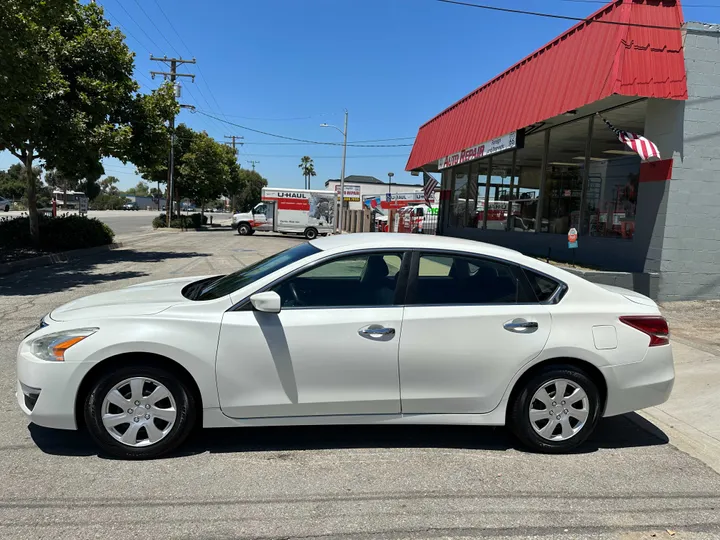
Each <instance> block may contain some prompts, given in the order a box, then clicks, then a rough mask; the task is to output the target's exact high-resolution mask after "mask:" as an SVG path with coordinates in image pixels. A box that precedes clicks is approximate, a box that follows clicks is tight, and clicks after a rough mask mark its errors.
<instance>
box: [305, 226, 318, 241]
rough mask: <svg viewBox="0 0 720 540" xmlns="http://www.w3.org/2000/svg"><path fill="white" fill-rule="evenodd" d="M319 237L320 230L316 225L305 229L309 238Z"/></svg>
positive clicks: (306, 236)
mask: <svg viewBox="0 0 720 540" xmlns="http://www.w3.org/2000/svg"><path fill="white" fill-rule="evenodd" d="M317 237H318V232H317V229H316V228H315V227H308V228H307V229H305V238H307V239H308V240H315V239H316V238H317Z"/></svg>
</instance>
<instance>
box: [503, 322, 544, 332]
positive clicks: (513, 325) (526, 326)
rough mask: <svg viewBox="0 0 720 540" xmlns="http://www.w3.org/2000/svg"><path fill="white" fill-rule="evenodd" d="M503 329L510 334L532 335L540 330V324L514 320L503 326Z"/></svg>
mask: <svg viewBox="0 0 720 540" xmlns="http://www.w3.org/2000/svg"><path fill="white" fill-rule="evenodd" d="M503 328H504V329H505V330H507V331H508V332H515V333H516V334H532V333H533V332H536V331H537V329H538V328H539V326H538V323H536V322H534V321H527V320H525V319H513V320H512V321H508V322H506V323H505V324H504V325H503Z"/></svg>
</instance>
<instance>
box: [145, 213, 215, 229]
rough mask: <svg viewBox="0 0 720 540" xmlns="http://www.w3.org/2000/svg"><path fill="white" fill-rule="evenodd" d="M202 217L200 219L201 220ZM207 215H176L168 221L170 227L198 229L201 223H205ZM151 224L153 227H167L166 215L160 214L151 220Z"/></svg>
mask: <svg viewBox="0 0 720 540" xmlns="http://www.w3.org/2000/svg"><path fill="white" fill-rule="evenodd" d="M201 217H202V220H201ZM207 222H208V217H207V216H201V215H200V214H190V215H189V216H182V215H181V216H178V217H175V218H173V219H172V221H170V228H171V229H199V228H200V227H202V225H207ZM152 226H153V227H154V228H155V229H163V228H165V227H167V215H166V214H160V215H159V216H158V217H156V218H155V219H153V220H152Z"/></svg>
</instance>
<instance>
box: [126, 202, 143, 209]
mask: <svg viewBox="0 0 720 540" xmlns="http://www.w3.org/2000/svg"><path fill="white" fill-rule="evenodd" d="M123 210H140V207H139V206H138V205H137V203H127V204H123Z"/></svg>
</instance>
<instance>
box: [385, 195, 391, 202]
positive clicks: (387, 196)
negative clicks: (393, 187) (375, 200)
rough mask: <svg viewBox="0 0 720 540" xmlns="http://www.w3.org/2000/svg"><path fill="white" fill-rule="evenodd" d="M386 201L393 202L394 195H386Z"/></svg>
mask: <svg viewBox="0 0 720 540" xmlns="http://www.w3.org/2000/svg"><path fill="white" fill-rule="evenodd" d="M385 200H386V201H387V202H390V201H392V193H386V194H385Z"/></svg>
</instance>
